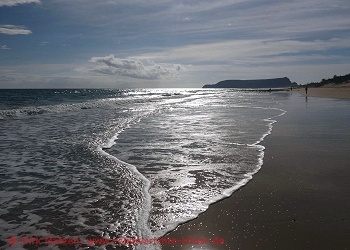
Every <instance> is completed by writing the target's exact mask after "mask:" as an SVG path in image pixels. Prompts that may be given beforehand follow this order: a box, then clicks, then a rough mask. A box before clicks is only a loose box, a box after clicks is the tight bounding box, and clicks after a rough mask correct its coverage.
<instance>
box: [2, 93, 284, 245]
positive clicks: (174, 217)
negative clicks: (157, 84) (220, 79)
mask: <svg viewBox="0 0 350 250" xmlns="http://www.w3.org/2000/svg"><path fill="white" fill-rule="evenodd" d="M284 98H285V97H284V96H283V95H278V94H271V93H267V92H249V91H239V90H230V89H124V90H118V89H57V90H54V89H50V90H0V124H1V126H0V201H1V203H0V235H1V238H0V249H161V244H159V243H160V242H159V241H158V239H159V238H161V237H162V236H164V235H166V233H167V232H170V231H171V230H173V229H175V228H176V227H177V226H178V225H179V224H181V223H184V222H186V221H189V220H192V219H193V218H196V217H197V216H198V215H199V214H200V213H203V212H204V211H206V209H207V208H208V206H209V205H210V204H212V203H215V202H217V201H218V200H221V199H223V198H225V197H228V196H230V195H231V194H232V193H233V192H235V191H236V190H237V189H239V188H240V187H242V186H244V185H245V184H247V182H248V181H249V180H251V179H252V178H253V175H254V174H255V173H257V172H258V171H259V169H260V168H261V166H262V164H263V158H264V151H263V150H264V147H263V146H262V145H260V142H261V141H262V140H263V139H264V137H265V136H267V135H268V134H269V133H270V132H271V129H272V126H273V123H274V122H275V120H274V118H275V117H278V116H281V115H283V114H284V113H285V111H284V110H283V109H281V103H280V101H281V100H283V99H284ZM132 239H134V240H135V239H139V240H140V239H143V240H145V241H143V242H136V241H132ZM67 247H71V248H67Z"/></svg>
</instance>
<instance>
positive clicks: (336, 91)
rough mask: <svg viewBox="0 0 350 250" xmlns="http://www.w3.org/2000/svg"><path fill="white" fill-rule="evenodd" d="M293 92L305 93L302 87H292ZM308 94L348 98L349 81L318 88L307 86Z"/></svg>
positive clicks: (349, 94)
mask: <svg viewBox="0 0 350 250" xmlns="http://www.w3.org/2000/svg"><path fill="white" fill-rule="evenodd" d="M293 91H294V92H300V93H301V94H305V90H304V89H299V91H298V89H294V90H293ZM307 95H308V96H312V97H329V98H339V99H350V83H346V84H341V85H332V84H329V85H326V86H323V87H319V88H309V89H308V93H307Z"/></svg>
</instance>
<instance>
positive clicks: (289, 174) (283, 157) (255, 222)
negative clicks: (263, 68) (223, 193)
mask: <svg viewBox="0 0 350 250" xmlns="http://www.w3.org/2000/svg"><path fill="white" fill-rule="evenodd" d="M293 91H294V90H293ZM281 108H285V109H286V110H287V113H286V114H285V115H284V116H281V117H278V118H276V120H277V121H278V122H277V123H275V124H274V127H273V131H272V134H271V135H269V136H267V137H266V138H265V140H264V141H263V142H262V145H264V146H265V147H266V149H265V157H264V164H263V166H262V169H261V170H260V171H259V172H258V173H257V174H256V175H254V177H253V179H252V180H251V181H250V182H249V183H248V184H247V185H246V186H244V187H243V188H241V189H240V190H239V191H237V192H235V193H234V194H233V195H232V196H231V197H229V198H227V199H225V200H222V201H220V202H218V203H216V204H213V205H211V206H210V207H209V209H208V210H207V211H206V212H205V213H203V214H201V215H200V216H199V217H198V218H197V219H195V220H193V221H191V222H188V223H185V224H183V225H181V226H179V227H178V228H177V230H175V231H173V232H171V233H170V234H169V235H167V236H166V237H169V238H170V239H178V240H181V239H183V240H184V241H183V242H178V243H177V244H173V245H170V244H167V245H163V249H293V250H294V249H350V182H349V179H350V166H349V160H350V158H349V156H348V146H349V145H348V140H349V138H350V132H349V129H348V124H349V121H350V116H349V112H348V111H349V110H350V101H348V100H347V101H341V100H335V99H325V98H314V97H308V98H305V97H304V96H302V95H297V94H292V95H290V97H289V98H288V101H287V102H286V104H285V106H284V107H281ZM196 237H199V238H198V239H202V243H203V244H199V243H201V242H195V243H194V244H188V243H189V238H191V240H192V242H193V240H195V239H196ZM220 239H223V240H224V244H215V243H220ZM213 241H214V242H213ZM186 242H187V244H182V243H186Z"/></svg>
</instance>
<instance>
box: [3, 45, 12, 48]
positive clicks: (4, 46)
mask: <svg viewBox="0 0 350 250" xmlns="http://www.w3.org/2000/svg"><path fill="white" fill-rule="evenodd" d="M1 49H11V48H9V47H7V46H6V45H1Z"/></svg>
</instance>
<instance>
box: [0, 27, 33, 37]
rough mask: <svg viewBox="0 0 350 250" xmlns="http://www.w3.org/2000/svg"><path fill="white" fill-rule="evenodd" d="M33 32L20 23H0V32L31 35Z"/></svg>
mask: <svg viewBox="0 0 350 250" xmlns="http://www.w3.org/2000/svg"><path fill="white" fill-rule="evenodd" d="M31 33H32V32H31V31H30V30H28V29H27V28H26V27H25V26H18V25H0V34H5V35H29V34H31Z"/></svg>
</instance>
